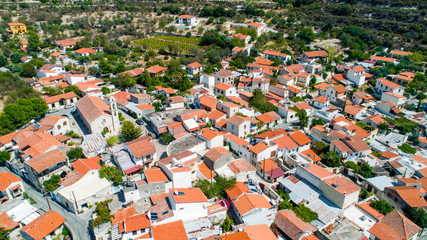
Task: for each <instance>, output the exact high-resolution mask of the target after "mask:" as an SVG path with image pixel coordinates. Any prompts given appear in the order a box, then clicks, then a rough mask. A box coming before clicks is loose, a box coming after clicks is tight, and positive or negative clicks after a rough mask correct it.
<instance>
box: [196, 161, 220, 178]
mask: <svg viewBox="0 0 427 240" xmlns="http://www.w3.org/2000/svg"><path fill="white" fill-rule="evenodd" d="M199 172H200V173H201V174H202V175H203V176H204V177H205V178H206V179H208V180H211V179H212V178H214V177H215V176H216V173H215V172H214V171H212V170H210V169H209V168H208V166H206V164H205V163H204V162H203V163H201V164H199Z"/></svg>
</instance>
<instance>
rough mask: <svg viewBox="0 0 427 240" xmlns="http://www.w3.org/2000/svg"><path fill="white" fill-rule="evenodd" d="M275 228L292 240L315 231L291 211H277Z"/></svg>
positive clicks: (297, 239)
mask: <svg viewBox="0 0 427 240" xmlns="http://www.w3.org/2000/svg"><path fill="white" fill-rule="evenodd" d="M274 223H275V224H276V226H277V228H279V229H280V230H282V232H284V233H285V234H286V235H287V237H289V238H290V239H292V240H299V239H300V238H301V236H302V235H303V234H306V233H312V232H314V231H316V230H317V229H316V228H315V227H314V226H313V225H311V224H310V223H306V222H304V221H302V220H301V219H300V218H298V217H297V215H295V213H294V212H293V211H292V210H282V211H279V212H278V213H277V215H276V219H275V220H274Z"/></svg>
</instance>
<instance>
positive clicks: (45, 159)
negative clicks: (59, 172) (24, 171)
mask: <svg viewBox="0 0 427 240" xmlns="http://www.w3.org/2000/svg"><path fill="white" fill-rule="evenodd" d="M66 161H67V156H66V155H65V154H64V153H62V152H61V150H59V149H57V148H56V149H54V150H52V151H49V152H45V153H43V154H41V155H38V156H37V157H34V158H31V159H29V160H27V161H25V164H27V165H28V166H30V167H31V168H32V169H34V170H35V171H36V172H37V173H41V172H43V171H44V170H46V169H49V168H51V167H53V166H56V165H57V164H59V163H60V162H66Z"/></svg>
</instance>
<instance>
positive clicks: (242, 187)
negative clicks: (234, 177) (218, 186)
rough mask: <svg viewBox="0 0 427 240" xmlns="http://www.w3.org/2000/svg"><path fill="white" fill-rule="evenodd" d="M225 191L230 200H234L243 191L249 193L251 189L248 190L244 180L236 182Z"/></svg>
mask: <svg viewBox="0 0 427 240" xmlns="http://www.w3.org/2000/svg"><path fill="white" fill-rule="evenodd" d="M225 192H226V193H227V196H228V197H229V198H230V199H231V200H235V199H236V198H237V197H239V196H240V195H242V194H243V193H250V192H251V191H249V189H248V187H247V186H246V184H245V183H244V182H236V183H235V184H234V186H233V187H232V188H230V189H227V190H226V191H225Z"/></svg>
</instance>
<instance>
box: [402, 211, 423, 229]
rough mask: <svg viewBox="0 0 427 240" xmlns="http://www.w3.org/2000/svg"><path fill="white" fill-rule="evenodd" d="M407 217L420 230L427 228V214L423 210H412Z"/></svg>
mask: <svg viewBox="0 0 427 240" xmlns="http://www.w3.org/2000/svg"><path fill="white" fill-rule="evenodd" d="M407 215H408V218H409V219H411V221H412V222H414V223H415V224H417V225H418V226H419V227H420V228H427V212H426V211H425V210H423V209H422V208H411V209H409V210H408V214H407Z"/></svg>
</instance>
